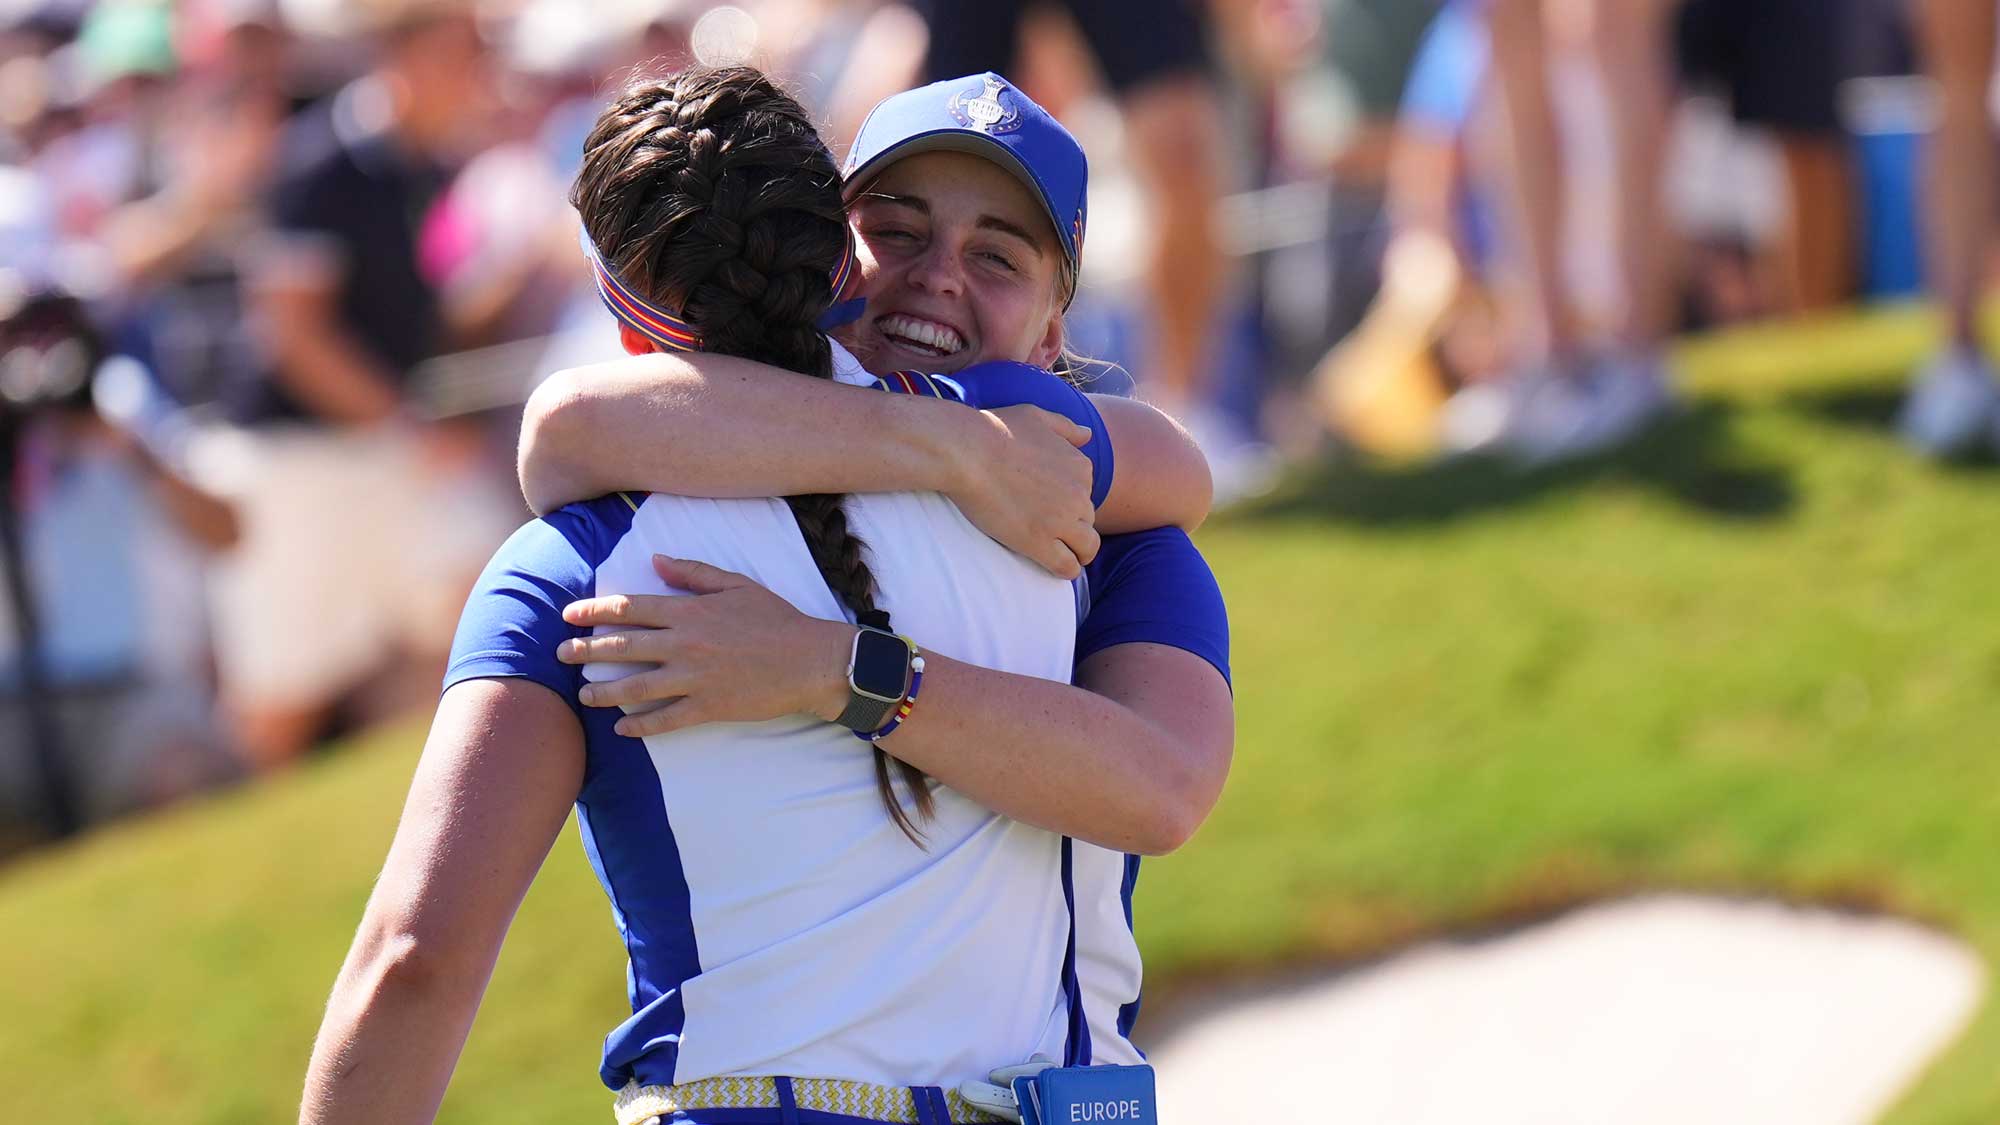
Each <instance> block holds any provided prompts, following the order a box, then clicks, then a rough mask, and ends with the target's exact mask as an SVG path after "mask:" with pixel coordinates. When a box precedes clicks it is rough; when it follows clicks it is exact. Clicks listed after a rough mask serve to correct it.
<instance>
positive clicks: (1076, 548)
mask: <svg viewBox="0 0 2000 1125" xmlns="http://www.w3.org/2000/svg"><path fill="white" fill-rule="evenodd" d="M1062 541H1063V544H1064V546H1067V547H1068V548H1069V549H1070V553H1071V554H1073V555H1075V556H1076V561H1077V562H1079V563H1081V564H1082V565H1084V566H1089V565H1090V562H1091V560H1092V559H1095V558H1096V557H1097V551H1098V548H1099V547H1101V546H1103V545H1104V540H1103V538H1102V537H1101V536H1099V535H1098V534H1097V528H1096V527H1095V526H1094V525H1092V524H1091V523H1089V522H1088V521H1083V522H1079V523H1077V524H1076V526H1074V527H1072V528H1071V529H1070V530H1069V532H1068V533H1067V534H1065V535H1064V536H1063V539H1062Z"/></svg>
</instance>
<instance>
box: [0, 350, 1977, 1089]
mask: <svg viewBox="0 0 2000 1125" xmlns="http://www.w3.org/2000/svg"><path fill="white" fill-rule="evenodd" d="M1928 332H1929V327H1928V325H1927V324H1926V323H1925V322H1924V321H1923V320H1922V319H1921V318H1919V317H1916V316H1914V315H1912V314H1908V313H1900V312H1889V313H1883V314H1875V315H1872V316H1869V317H1866V318H1861V319H1858V320H1854V321H1841V322H1837V323H1830V324H1828V325H1825V326H1823V327H1821V328H1818V329H1810V330H1803V331H1800V330H1792V331H1787V332H1783V333H1765V334H1749V335H1742V336H1737V337H1733V338H1730V339H1727V340H1721V341H1714V342H1704V343H1699V344H1696V345H1693V346H1691V347H1690V348H1689V349H1688V351H1687V353H1686V355H1685V363H1684V366H1685V368H1686V370H1687V373H1688V375H1689V377H1690V380H1691V383H1692V386H1693V387H1694V388H1695V394H1696V398H1695V403H1694V407H1693V409H1692V410H1691V411H1690V412H1689V414H1688V415H1687V416H1686V417H1684V418H1682V419H1681V420H1679V421H1678V422H1676V423H1675V424H1674V425H1673V427H1672V428H1671V429H1670V430H1669V431H1668V432H1665V433H1663V434H1660V435H1658V436H1657V437H1656V438H1655V439H1654V440H1651V441H1649V442H1647V443H1646V444H1645V445H1644V446H1643V447H1641V448H1639V449H1636V450H1633V451H1632V452H1630V453H1629V454H1626V455H1623V456H1621V457H1619V458H1616V459H1613V460H1610V461H1606V462H1602V463H1599V464H1594V465H1590V466H1584V467H1579V468H1575V469H1570V470H1564V471H1559V472H1552V473H1544V474H1535V475H1528V476H1510V475H1507V474H1503V473H1495V472H1493V471H1491V470H1490V469H1481V468H1479V467H1475V466H1466V467H1456V468H1450V469H1443V470H1430V471H1415V470H1391V469H1381V468H1370V467H1366V466H1357V465H1333V466H1328V467H1325V468H1323V469H1321V470H1319V471H1316V472H1314V473H1312V474H1309V475H1308V476H1306V477H1305V478H1302V479H1300V480H1298V481H1297V482H1295V484H1294V485H1293V486H1292V487H1291V488H1289V489H1288V490H1287V491H1286V492H1285V493H1283V494H1281V495H1279V496H1277V497H1274V498H1272V500H1271V501H1270V502H1268V503H1266V504H1263V505H1261V506H1260V507H1258V508H1256V509H1254V510H1251V511H1246V512H1241V513H1237V514H1234V515H1231V516H1230V517H1228V518H1226V519H1221V520H1218V521H1216V522H1215V523H1214V524H1212V525H1211V526H1210V527H1209V528H1208V529H1206V530H1205V531H1204V533H1203V535H1202V537H1201V541H1202V545H1203V547H1204V549H1205V550H1206V551H1207V552H1208V553H1209V555H1210V557H1211V559H1212V560H1213V562H1214V564H1215V566H1216V569H1217V571H1218V572H1219V573H1220V575H1221V576H1222V579H1223V584H1224V587H1225V589H1226V591H1227V592H1228V594H1229V599H1230V604H1231V609H1232V612H1233V617H1234V621H1233V624H1234V627H1235V632H1236V673H1237V687H1238V697H1237V699H1238V711H1239V717H1240V738H1239V748H1238V754H1237V761H1236V767H1235V771H1234V774H1233V776H1232V778H1231V781H1230V785H1229V789H1228V791H1227V793H1226V795H1225V796H1224V798H1223V801H1222V804H1221V806H1220V807H1219V808H1218V809H1217V810H1216V813H1215V815H1214V817H1213V818H1212V819H1211V821H1210V822H1209V824H1208V825H1207V826H1206V827H1205V828H1204V829H1203V831H1202V833H1201V835H1200V836H1199V837H1198V838H1197V840H1196V841H1195V842H1194V843H1192V844H1191V845H1190V846H1189V847H1188V848H1187V849H1185V850H1184V851H1183V852H1182V853H1181V854H1179V855H1177V856H1175V857H1173V858H1171V859H1169V860H1164V861H1159V862H1155V863H1152V864H1150V865H1149V866H1148V868H1147V873H1146V876H1145V878H1144V880H1143V882H1142V884H1141V891H1140V901H1139V917H1140V929H1141V938H1142V941H1143V943H1144V945H1145V946H1146V949H1147V954H1148V965H1149V973H1150V974H1151V980H1152V981H1153V982H1154V984H1155V985H1156V986H1159V987H1164V988H1166V989H1169V990H1171V989H1172V988H1174V987H1175V986H1176V985H1178V986H1179V987H1181V988H1185V987H1186V986H1187V985H1188V984H1189V983H1190V982H1193V981H1198V980H1200V979H1203V978H1205V977H1208V976H1210V975H1213V974H1219V973H1236V972H1243V971H1255V970H1256V969H1257V968H1258V967H1260V966H1268V965H1271V964H1273V963H1276V962H1293V961H1298V960H1313V959H1334V958H1340V957H1348V956H1356V955H1363V954H1368V953H1372V952H1377V951H1380V950H1382V949H1385V948H1387V947H1389V946H1391V945H1393V944H1394V943H1396V942H1399V941H1402V940H1405V939H1407V938H1409V937H1411V936H1413V935H1416V934H1421V933H1428V932H1434V931H1438V930H1440V929H1447V928H1455V927H1462V926H1479V925H1488V924H1492V923H1494V922H1497V921H1506V920H1510V919H1518V918H1521V917H1525V916H1532V915H1535V914H1537V913H1540V912H1543V911H1547V910H1550V909H1554V908H1557V907H1560V906H1562V905H1565V904H1568V903H1573V902H1576V901H1580V900H1584V899H1588V898H1591V897H1595V896H1599V895H1603V894H1607V893H1614V892H1617V891H1620V890H1625V889H1629V888H1634V887H1650V886H1675V887H1705V888H1721V889H1728V890H1747V891H1759V892H1771V893H1777V894H1781V895H1784V896H1787V897H1791V898H1796V899H1802V900H1814V901H1831V902H1837V903H1847V904H1855V905H1862V906H1869V907H1877V908H1884V909H1891V910H1895V911H1897V912H1899V913H1903V914H1907V915H1910V916H1914V917H1917V918H1921V919H1925V920H1928V921H1931V922H1934V923H1936V924H1939V925H1942V926H1945V927H1947V928H1949V929H1951V930H1953V931H1955V932H1957V933H1958V934H1960V935H1962V936H1963V937H1964V938H1965V939H1966V940H1968V941H1970V942H1971V943H1972V944H1973V945H1974V946H1975V947H1977V948H1978V949H1979V950H1980V951H1981V952H1982V953H1983V954H1984V955H1985V956H1986V958H1987V959H1988V960H1989V962H1996V961H2000V863H1996V857H2000V756H1996V755H1995V754H1994V753H1993V752H1992V751H1993V749H1994V748H1995V746H1996V743H2000V738H1996V732H2000V627H1996V626H1995V625H1993V624H1992V623H1991V619H1992V616H1993V611H1994V610H1995V609H1996V608H2000V597H1996V595H1995V590H1994V587H1995V585H1996V582H1995V575H1996V569H1995V567H1994V562H1995V545H1996V544H1995V530H1994V529H1996V528H2000V471H1996V470H1995V469H1994V468H1993V467H1991V466H1959V467H1936V466H1930V465H1925V464H1921V463H1919V462H1917V461H1915V460H1913V459H1912V458H1910V457H1908V456H1905V455H1904V454H1903V453H1902V452H1901V450H1900V449H1899V448H1898V447H1897V446H1896V445H1895V444H1894V442H1893V440H1892V438H1891V436H1890V435H1889V433H1888V432H1887V430H1886V428H1885V427H1886V424H1887V419H1888V416H1889V413H1890V412H1891V411H1892V410H1893V407H1894V403H1895V400H1896V392H1897V388H1898V383H1899V378H1900V377H1899V374H1898V373H1899V372H1900V371H1901V370H1903V369H1904V368H1906V366H1907V365H1908V364H1909V363H1910V362H1911V361H1912V360H1913V359H1914V358H1915V357H1916V356H1917V355H1918V354H1919V353H1920V352H1921V350H1922V348H1923V346H1924V343H1925V341H1926V339H1927V338H1928ZM417 741H418V734H417V732H414V731H411V730H403V731H398V732H390V733H385V734H383V735H381V736H379V737H376V738H374V739H371V740H367V741H365V742H364V743H362V744H360V745H357V746H355V747H353V748H352V750H351V752H348V753H345V754H342V755H340V756H337V757H335V758H332V759H329V760H326V761H324V762H321V763H318V764H315V765H314V766H313V767H312V768H310V769H307V770H305V771H302V772H301V773H300V774H299V775H298V776H296V777H294V778H291V779H289V780H286V781H284V782H281V783H278V784H274V785H270V786H265V787H262V788H260V789H258V790H256V791H254V792H241V793H237V794H232V795H229V796H225V797H223V798H221V799H219V800H215V801H212V802H209V803H206V804H203V805H200V806H198V807H193V808H188V809H184V810H181V811H178V812H175V813H173V814H171V815H168V816H164V817H160V818H156V819H153V820H150V821H147V822H144V823H138V824H133V825H129V826H126V827H122V828H118V829H115V830H112V831H108V832H105V833H102V834H100V835H97V836H95V837H93V838H91V839H88V840H86V841H84V842H83V843H81V844H79V845H77V846H75V847H72V848H68V849H65V850H63V851H60V852H54V853H48V854H43V855H40V856H36V857H33V858H30V859H28V860H26V861H23V862H19V863H16V864H14V865H13V866H12V867H10V868H8V869H6V870H5V871H4V872H0V948H4V950H5V957H6V962H5V966H6V967H5V969H4V970H0V1013H4V1014H5V1015H4V1018H0V1075H5V1076H6V1078H5V1082H6V1090H5V1093H4V1095H0V1101H4V1103H5V1104H6V1105H7V1106H8V1109H9V1113H8V1114H7V1116H8V1118H9V1119H11V1120H22V1121H35V1120H57V1119H63V1118H66V1117H69V1116H74V1114H73V1113H65V1110H71V1109H73V1108H74V1107H81V1106H89V1107H91V1108H90V1109H89V1111H88V1117H89V1118H90V1119H91V1120H93V1121H97V1122H102V1123H105V1125H113V1123H119V1122H134V1123H137V1122H142V1121H143V1122H146V1123H147V1125H182V1123H193V1122H202V1123H234V1122H253V1121H254V1122H269V1121H275V1120H283V1119H286V1118H288V1117H289V1115H290V1114H291V1113H292V1112H293V1107H294V1106H295V1104H296V1099H297V1094H298V1088H299V1080H300V1076H301V1071H302V1068H303V1065H304V1061H305V1057H306V1054H307V1051H308V1049H309V1046H310V1042H311V1036H312V1033H313V1031H314V1028H315V1026H316V1024H317V1020H318V1013H319V1007H320V1004H321V1003H322V1001H323V999H324V996H325V992H326V989H327V987H328V986H329V984H330V983H331V981H332V978H333V973H334V970H335V968H336V967H337V965H338V962H339V960H340V957H341V955H342V953H343V952H344V949H345V946H346V942H347V939H348V937H349V936H350V935H351V933H352V930H353V926H354V924H355V922H356V920H357V919H358V917H359V915H360V909H361V904H362V901H363V899H364V897H365V895H366V892H367V889H368V885H369V881H370V879H371V878H372V876H373V873H374V870H375V867H376V865H377V864H378V863H379V862H380V858H381V855H382V852H383V850H384V847H385V846H386V843H387V840H388V836H389V833H390V831H391V829H392V827H393V824H394V820H395V817H396V815H397V812H398V809H399V806H400V801H401V797H402V793H403V790H404V786H405V784H406V782H407V779H408V775H409V771H410V769H411V766H412V763H413V760H414V754H415V750H416V743H417ZM579 852H580V849H579V847H578V845H577V842H576V840H575V838H574V836H573V834H572V835H571V836H570V837H569V838H567V839H565V840H564V841H563V842H561V843H559V844H558V846H557V849H556V852H555V854H554V856H553V858H552V859H551V860H550V863H549V865H548V869H547V870H546V871H545V872H544V873H543V876H542V878H541V880H540V881H539V882H538V883H537V884H536V887H535V889H534V891H533V892H532V893H531V895H530V896H529V900H528V903H527V905H526V907H525V908H524V910H523V914H522V916H521V919H520V920H519V922H517V924H516V928H515V931H514V936H513V940H512V941H511V942H510V943H509V945H508V948H507V950H506V953H505V955H504V956H503V958H502V961H501V966H500V971H499V975H498V979H497V980H496V982H495V985H494V987H493V990H492V991H491V993H490V994H489V996H488V1001H487V1005H486V1008H485V1014H484V1015H483V1017H482V1018H481V1020H480V1021H479V1023H478V1025H477V1026H476V1027H475V1029H474V1031H473V1035H472V1041H471V1043H470V1045H469V1046H468V1049H467V1051H466V1055H465V1058H464V1060H463V1062H462V1063H461V1065H460V1067H459V1072H458V1080H457V1083H456V1084H455V1086H454V1089H453V1093H452V1095H451V1097H450V1098H449V1100H448V1101H447V1103H446V1109H445V1119H446V1120H449V1121H454V1122H468V1123H470V1122H475V1121H476V1122H480V1123H482V1125H502V1123H510V1122H546V1121H555V1120H562V1119H566V1120H582V1121H590V1120H602V1119H604V1118H603V1115H604V1113H605V1111H606V1105H605V1098H604V1095H603V1092H602V1091H601V1090H600V1089H599V1088H598V1087H597V1086H596V1084H595V1079H594V1066H595V1049H596V1045H597V1043H598V1042H599V1039H600V1037H601V1036H602V1034H603V1032H604V1031H605V1030H606V1029H607V1028H609V1027H610V1026H611V1025H612V1024H613V1023H614V1022H615V1021H616V1020H617V1019H618V1018H619V1016H620V1015H621V1012H620V1006H621V1004H622V997H623V987H622V980H621V974H620V969H621V966H620V962H619V958H618V955H617V949H616V946H615V942H614V940H613V938H612V931H611V927H610V925H609V924H608V914H607V910H606V908H605V907H604V905H603V902H602V899H601V897H600V896H599V895H598V892H597V890H596V887H595V885H594V883H592V881H591V880H590V877H589V874H588V871H587V869H586V866H585V864H584V863H583V861H582V857H581V855H580V854H579ZM1142 1028H1143V1024H1142ZM1996 1118H2000V1007H1996V1006H1995V1005H1993V1004H1992V1003H1990V1002H1989V1003H1988V1004H1987V1006H1986V1007H1985V1008H1984V1009H1983V1010H1982V1013H1981V1015H1980V1016H1979V1018H1978V1019H1977V1021H1976V1023H1975V1024H1974V1026H1973V1027H1972V1028H1971V1029H1970V1031H1969V1032H1968V1034H1967V1035H1966V1036H1965V1038H1964V1039H1962V1040H1961V1041H1960V1042H1959V1043H1958V1044H1957V1045H1956V1046H1955V1047H1954V1048H1953V1049H1952V1050H1951V1051H1950V1052H1949V1053H1948V1054H1947V1055H1946V1056H1945V1057H1944V1058H1943V1059H1942V1060H1940V1062H1939V1063H1938V1065H1937V1066H1936V1067H1935V1068H1934V1069H1933V1070H1932V1071H1931V1072H1930V1073H1929V1074H1928V1075H1927V1077H1926V1078H1925V1080H1924V1081H1923V1083H1922V1084H1921V1086H1920V1087H1919V1088H1918V1089H1917V1090H1916V1091H1915V1093H1914V1094H1913V1095H1912V1097H1911V1098H1909V1099H1908V1100H1907V1101H1906V1103H1905V1104H1904V1105H1903V1106H1902V1107H1900V1110H1899V1111H1898V1113H1897V1115H1896V1119H1897V1120H1899V1121H1906V1122H1960V1121H1990V1120H1994V1119H1996Z"/></svg>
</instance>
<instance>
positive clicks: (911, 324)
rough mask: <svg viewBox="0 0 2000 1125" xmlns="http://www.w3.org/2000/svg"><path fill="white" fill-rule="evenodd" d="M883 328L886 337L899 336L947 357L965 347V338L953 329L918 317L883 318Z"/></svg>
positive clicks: (900, 315)
mask: <svg viewBox="0 0 2000 1125" xmlns="http://www.w3.org/2000/svg"><path fill="white" fill-rule="evenodd" d="M881 328H882V331H883V333H885V334H886V335H890V336H898V337H901V338H902V339H905V340H908V341H911V342H912V343H917V344H922V345H924V346H925V347H927V348H935V349H937V350H938V351H939V352H941V353H943V354H945V355H950V354H951V353H953V352H956V351H959V350H960V349H962V348H964V347H965V338H964V337H962V336H960V335H959V334H958V333H957V331H955V330H954V329H952V328H951V327H949V326H947V325H943V324H936V323H933V322H931V321H928V320H918V319H917V318H916V317H913V316H904V315H902V314H900V313H898V314H896V315H894V316H886V317H883V318H882V321H881Z"/></svg>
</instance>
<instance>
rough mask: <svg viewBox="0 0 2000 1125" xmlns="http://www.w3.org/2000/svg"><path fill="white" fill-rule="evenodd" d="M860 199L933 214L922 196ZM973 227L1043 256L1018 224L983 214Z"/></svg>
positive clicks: (874, 194) (868, 194)
mask: <svg viewBox="0 0 2000 1125" xmlns="http://www.w3.org/2000/svg"><path fill="white" fill-rule="evenodd" d="M858 198H859V199H866V200H877V201H879V202H882V203H887V204H890V205H891V206H895V207H907V208H909V209H910V210H912V211H915V212H917V213H918V214H920V215H923V216H925V217H926V218H928V217H929V216H930V213H931V205H930V203H929V201H927V200H926V199H924V197H923V196H920V195H892V194H890V193H889V192H886V191H864V192H862V193H861V195H860V196H859V197H858ZM973 226H975V227H978V228H979V229H981V230H990V231H997V232H999V233H1001V234H1006V235H1012V236H1013V237H1015V238H1018V239H1020V240H1021V241H1022V242H1024V243H1026V244H1027V246H1028V249H1030V250H1032V251H1034V252H1035V255H1036V256H1037V257H1040V256H1042V254H1043V251H1042V244H1041V243H1040V242H1038V241H1036V240H1035V236H1034V235H1032V234H1030V233H1028V232H1027V231H1026V230H1025V229H1023V228H1022V227H1021V226H1019V225H1018V224H1015V223H1010V222H1008V221H1007V220H1005V219H1003V218H1001V217H1000V216H998V215H985V214H982V215H980V216H979V219H978V221H977V222H975V223H974V224H973Z"/></svg>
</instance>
